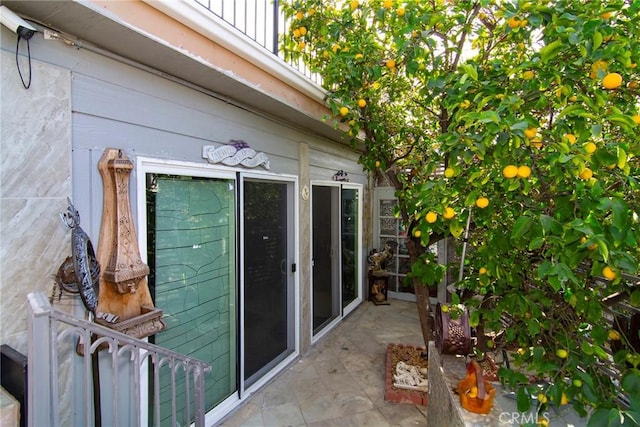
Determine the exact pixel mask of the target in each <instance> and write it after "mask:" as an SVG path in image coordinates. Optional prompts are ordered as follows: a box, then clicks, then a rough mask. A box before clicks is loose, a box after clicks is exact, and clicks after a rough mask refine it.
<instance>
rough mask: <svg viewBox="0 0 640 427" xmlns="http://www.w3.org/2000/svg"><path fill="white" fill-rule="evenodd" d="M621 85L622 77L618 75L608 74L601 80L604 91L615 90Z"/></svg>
mask: <svg viewBox="0 0 640 427" xmlns="http://www.w3.org/2000/svg"><path fill="white" fill-rule="evenodd" d="M621 84H622V76H621V75H620V74H618V73H609V74H607V75H606V76H604V78H603V79H602V86H603V87H604V88H605V89H616V88H617V87H620V85H621Z"/></svg>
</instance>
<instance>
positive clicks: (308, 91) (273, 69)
mask: <svg viewBox="0 0 640 427" xmlns="http://www.w3.org/2000/svg"><path fill="white" fill-rule="evenodd" d="M142 1H144V2H145V3H147V4H148V5H149V6H151V7H153V8H155V9H157V10H159V11H161V12H163V13H164V14H166V15H167V16H170V17H171V18H173V19H175V20H176V21H178V22H181V23H183V24H185V25H186V26H188V27H189V28H191V29H193V30H194V31H197V32H198V33H200V34H202V35H203V36H205V37H207V38H208V39H209V40H211V41H214V42H215V43H217V44H219V45H221V46H223V47H224V48H225V49H227V50H229V51H231V52H233V53H235V54H236V55H238V56H240V57H241V58H243V59H245V60H246V61H248V62H250V63H252V64H254V65H256V66H257V67H259V68H260V69H262V70H263V71H265V72H267V73H269V74H271V75H272V76H274V77H275V78H277V79H278V80H280V81H283V82H285V83H286V84H287V85H289V86H291V87H293V88H295V89H296V90H298V91H300V92H301V93H304V94H305V95H307V96H308V97H310V98H311V99H313V100H315V101H317V102H320V103H323V102H324V99H325V95H326V93H325V91H324V89H322V88H321V87H320V86H319V85H317V84H315V83H313V81H312V80H311V79H309V78H308V77H306V76H304V75H303V74H302V73H300V72H299V71H298V70H296V69H295V68H293V67H292V66H290V65H289V64H287V63H285V62H284V61H283V60H281V59H280V58H278V57H277V56H276V55H274V54H273V53H271V52H269V51H267V50H266V49H265V48H264V47H262V46H260V45H258V44H257V43H255V42H254V41H253V40H251V39H250V38H249V37H247V36H245V35H244V34H242V32H240V31H239V30H237V29H235V28H234V27H233V26H232V25H231V24H229V23H228V22H226V21H224V20H223V19H221V18H219V17H218V16H216V15H215V14H214V13H213V12H212V11H209V10H207V9H206V8H205V7H204V6H203V5H201V4H199V3H197V2H195V1H193V0H179V1H176V0H142Z"/></svg>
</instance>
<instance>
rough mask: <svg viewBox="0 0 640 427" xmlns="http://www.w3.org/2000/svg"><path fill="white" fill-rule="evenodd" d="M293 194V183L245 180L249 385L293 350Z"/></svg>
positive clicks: (246, 373)
mask: <svg viewBox="0 0 640 427" xmlns="http://www.w3.org/2000/svg"><path fill="white" fill-rule="evenodd" d="M292 197H293V185H292V183H287V182H278V181H265V180H258V179H245V180H244V181H243V235H244V238H243V243H244V246H243V251H244V256H243V257H242V260H243V273H244V274H243V276H244V277H243V283H244V287H243V291H244V294H243V302H244V303H243V307H244V325H243V326H244V328H243V329H244V379H245V384H246V385H250V384H252V383H253V382H255V381H256V380H257V379H259V378H260V377H262V376H263V375H264V373H266V372H268V371H270V370H271V369H272V368H273V367H274V366H275V365H277V364H278V363H279V362H281V361H282V360H283V359H284V358H285V357H287V356H288V355H290V354H291V353H293V351H294V350H295V336H294V331H295V328H294V310H293V308H294V304H295V302H294V299H293V296H294V280H293V279H294V264H293V259H294V256H293V247H294V242H293V232H294V228H293V214H292Z"/></svg>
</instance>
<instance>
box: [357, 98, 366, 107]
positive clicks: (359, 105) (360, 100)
mask: <svg viewBox="0 0 640 427" xmlns="http://www.w3.org/2000/svg"><path fill="white" fill-rule="evenodd" d="M366 106H367V101H365V100H364V99H358V107H360V108H364V107H366Z"/></svg>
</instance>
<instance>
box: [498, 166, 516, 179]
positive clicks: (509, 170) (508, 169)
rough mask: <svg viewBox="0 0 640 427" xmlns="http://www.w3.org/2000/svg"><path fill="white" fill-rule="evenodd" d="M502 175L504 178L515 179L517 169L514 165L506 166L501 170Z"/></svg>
mask: <svg viewBox="0 0 640 427" xmlns="http://www.w3.org/2000/svg"><path fill="white" fill-rule="evenodd" d="M502 175H503V176H504V177H505V178H515V177H516V175H518V167H517V166H515V165H507V166H505V167H504V169H502Z"/></svg>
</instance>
